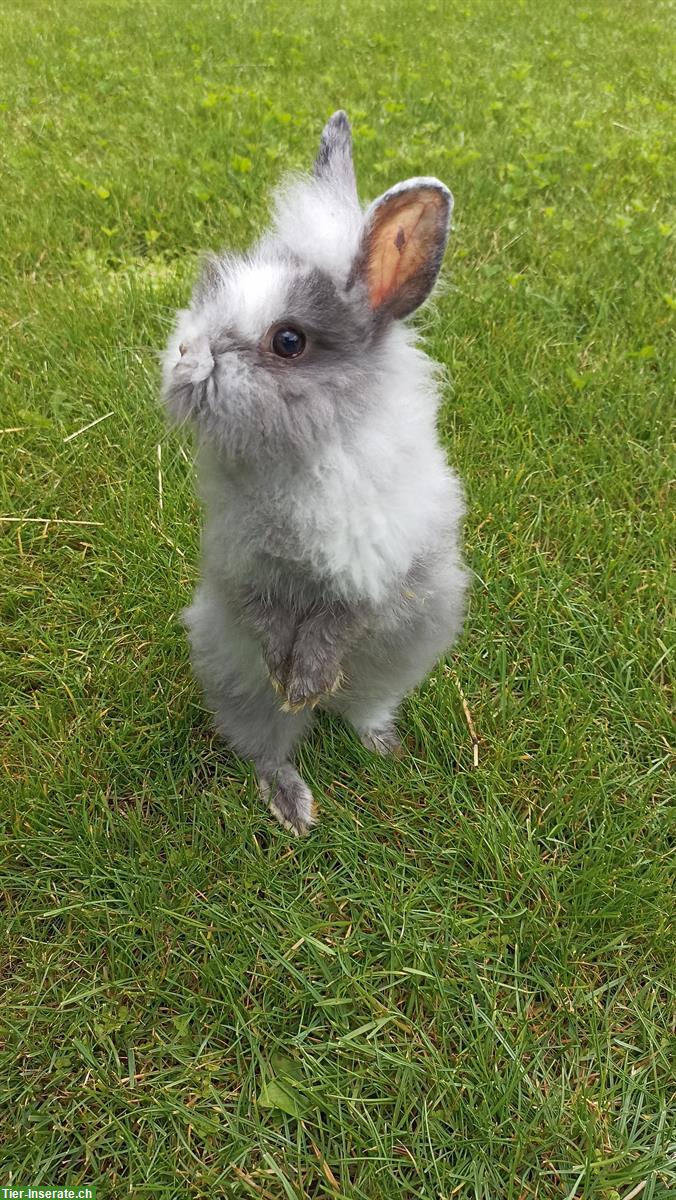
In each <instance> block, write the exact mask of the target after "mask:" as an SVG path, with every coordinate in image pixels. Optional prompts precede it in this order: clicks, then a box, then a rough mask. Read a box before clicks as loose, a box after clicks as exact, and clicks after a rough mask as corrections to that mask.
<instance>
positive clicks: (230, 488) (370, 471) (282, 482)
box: [200, 428, 463, 603]
mask: <svg viewBox="0 0 676 1200" xmlns="http://www.w3.org/2000/svg"><path fill="white" fill-rule="evenodd" d="M410 432H411V431H410V430H409V434H410ZM417 434H418V436H417V437H411V436H409V437H408V438H405V439H403V440H398V441H397V442H395V443H393V441H392V437H391V433H388V431H387V430H386V429H383V428H375V429H372V430H371V431H370V435H369V436H363V435H362V437H361V439H360V443H359V446H358V447H356V448H355V447H352V448H350V449H348V448H343V447H340V446H332V447H331V448H330V450H329V451H328V452H327V453H326V455H325V456H323V457H321V458H320V459H319V460H318V461H316V462H314V463H312V464H310V465H306V466H303V467H297V468H296V469H295V470H294V469H290V468H289V466H288V465H282V466H279V467H277V468H275V469H272V470H269V471H268V472H266V473H265V476H263V475H261V474H259V473H258V472H248V471H244V470H233V468H232V467H231V466H229V465H228V463H227V462H226V461H224V460H223V458H222V457H219V455H218V453H217V452H214V450H213V448H204V449H203V450H202V451H201V454H200V482H201V490H202V495H203V498H204V501H205V505H206V522H205V533H204V543H203V555H204V567H205V569H206V571H207V573H211V572H217V573H218V574H219V575H220V576H221V577H222V578H224V579H227V580H229V581H230V582H232V583H239V584H242V583H246V582H247V581H248V580H249V579H252V580H256V581H257V582H258V583H263V582H265V584H267V586H268V587H269V588H270V589H271V590H272V589H274V586H275V581H277V580H279V579H280V577H282V578H284V579H285V580H287V581H288V580H289V579H290V578H292V577H293V576H294V575H297V576H298V578H299V580H302V581H303V582H305V583H309V584H311V585H313V586H314V587H317V588H318V589H319V590H320V591H322V592H324V593H325V594H326V595H327V596H336V597H340V598H343V599H345V600H367V601H370V602H372V603H378V602H380V601H382V600H383V599H384V598H385V597H386V596H387V594H388V592H389V591H390V590H391V589H392V587H393V586H396V585H397V584H398V583H399V582H400V581H401V580H402V579H403V577H404V576H405V575H406V573H407V571H408V570H409V569H410V567H411V564H412V563H413V560H414V559H415V558H419V557H420V556H421V555H424V554H425V552H426V551H427V550H433V549H435V548H436V547H438V545H439V543H440V541H441V540H442V539H444V538H445V539H446V540H449V539H450V537H451V536H452V531H453V529H454V528H455V527H456V526H457V524H458V522H459V520H460V517H461V515H462V511H463V504H462V497H461V493H460V486H459V483H458V481H457V480H456V478H455V477H454V476H453V474H452V473H451V472H450V470H449V469H448V467H447V465H446V462H445V459H444V456H443V454H442V452H441V450H440V448H439V447H438V445H437V444H436V439H435V438H434V436H433V435H431V431H427V433H426V434H425V432H424V431H423V430H420V429H419V430H417Z"/></svg>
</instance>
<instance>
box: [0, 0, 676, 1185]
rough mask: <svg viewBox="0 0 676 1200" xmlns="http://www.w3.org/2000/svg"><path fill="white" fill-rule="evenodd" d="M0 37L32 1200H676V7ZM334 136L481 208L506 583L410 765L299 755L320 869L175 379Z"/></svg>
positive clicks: (15, 864) (373, 177)
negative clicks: (324, 128) (202, 321)
mask: <svg viewBox="0 0 676 1200" xmlns="http://www.w3.org/2000/svg"><path fill="white" fill-rule="evenodd" d="M0 7H2V8H3V9H4V13H3V15H4V17H5V21H4V33H3V42H2V50H1V51H0V55H1V58H2V66H3V70H2V78H3V83H2V91H3V96H2V105H1V111H0V118H1V120H2V127H3V133H2V140H1V142H0V155H1V157H2V166H3V179H4V183H3V201H2V203H3V210H4V212H3V218H4V219H3V227H4V232H3V237H2V242H1V244H0V271H1V279H0V313H1V317H2V324H3V329H2V355H3V373H2V374H3V378H2V383H1V384H0V387H1V388H2V399H1V405H2V420H1V421H0V425H1V426H2V428H3V433H2V435H1V438H2V451H3V460H2V461H3V471H2V482H1V488H2V496H1V497H0V512H1V513H2V515H3V518H4V520H3V522H2V523H1V524H0V534H1V542H0V545H1V552H2V560H1V561H2V578H3V585H4V586H3V600H2V607H3V616H4V626H5V634H4V646H3V648H2V667H1V671H2V674H1V676H0V678H1V681H2V690H3V697H4V707H5V735H4V746H3V763H2V775H1V779H2V784H1V787H2V797H1V815H2V821H3V832H2V861H1V886H2V910H1V916H0V921H1V924H2V937H1V939H0V963H1V970H2V979H3V990H2V1001H1V1010H0V1021H1V1038H2V1042H1V1044H2V1050H1V1051H0V1062H1V1064H2V1065H1V1068H0V1171H1V1174H0V1183H4V1182H8V1181H9V1180H10V1179H11V1180H12V1181H13V1182H15V1183H18V1184H27V1183H39V1182H45V1183H49V1182H52V1183H66V1182H68V1183H70V1184H74V1183H78V1182H85V1183H96V1184H97V1185H98V1188H99V1200H108V1198H109V1197H110V1198H117V1197H123V1196H133V1197H139V1198H141V1197H142V1198H143V1200H150V1198H151V1197H166V1198H167V1200H170V1198H172V1197H191V1198H199V1197H207V1196H227V1197H235V1198H241V1200H245V1198H250V1197H261V1198H267V1200H285V1198H286V1200H300V1198H302V1197H332V1198H340V1197H345V1198H350V1200H352V1198H354V1200H357V1198H359V1200H367V1198H368V1200H389V1198H393V1200H394V1198H395V1197H424V1198H430V1200H432V1198H434V1200H450V1197H459V1198H460V1200H470V1198H471V1200H535V1198H537V1200H554V1198H557V1200H583V1198H587V1200H618V1198H625V1197H627V1198H628V1197H629V1196H632V1197H634V1196H639V1195H640V1197H641V1200H658V1198H664V1197H666V1196H673V1195H676V1179H675V1175H674V1172H673V1170H672V1168H671V1167H670V1165H669V1154H670V1150H669V1147H670V1143H671V1142H672V1141H673V1139H674V1131H673V1109H671V1111H670V1108H669V1087H670V1082H671V1081H672V1080H673V1077H674V1073H675V1072H674V1055H673V1045H674V1043H673V1041H672V1040H671V1038H672V1016H673V986H674V978H675V975H674V944H673V927H672V917H673V892H672V884H673V859H672V860H671V863H670V860H669V852H670V840H669V834H670V830H669V809H668V802H669V799H670V793H669V790H668V784H667V776H666V769H667V766H668V755H669V746H668V738H669V734H670V729H671V725H670V720H669V709H668V701H667V685H668V670H669V662H668V645H669V642H668V634H667V632H666V622H667V618H668V609H669V602H668V584H667V580H668V567H669V553H668V542H667V483H668V476H669V472H668V464H667V455H666V451H667V444H668V443H667V436H668V416H669V412H668V401H669V397H670V387H671V382H672V381H673V377H670V358H669V350H670V342H669V331H670V320H671V319H672V317H673V309H674V306H675V305H676V299H674V297H673V295H670V289H671V288H672V286H673V285H672V283H671V279H672V276H671V272H670V267H669V258H668V249H669V244H670V233H671V225H670V221H671V219H672V218H671V217H670V214H669V208H668V202H669V193H670V188H671V184H672V183H673V158H670V147H669V134H670V130H673V110H672V109H671V108H670V105H669V83H670V80H669V60H668V58H667V56H666V53H665V52H664V46H665V44H666V43H667V41H668V38H669V36H670V34H671V32H672V24H673V22H672V17H673V10H671V9H670V8H669V6H667V5H665V4H660V3H655V2H654V0H650V2H648V0H632V2H631V3H630V2H629V0H614V2H613V3H608V4H606V5H603V4H602V3H596V0H587V2H586V4H582V3H577V2H576V0H551V2H550V3H549V4H547V5H543V4H542V3H540V0H523V2H521V3H498V2H497V0H495V2H492V0H471V2H469V0H468V3H467V4H466V6H465V7H464V8H463V7H460V6H456V5H453V6H451V5H446V4H444V3H443V2H442V0H438V2H432V3H429V4H422V5H413V4H406V3H404V2H403V0H400V2H397V0H388V2H386V3H375V2H374V0H362V2H357V0H344V2H343V3H341V4H338V3H335V2H334V0H327V3H326V4H323V5H317V4H314V3H310V2H309V0H297V3H295V4H294V5H287V4H282V3H280V0H269V2H266V3H262V2H261V3H254V2H251V0H241V2H240V3H239V4H235V3H233V2H232V0H221V2H219V3H217V2H216V0H200V2H199V3H188V4H178V3H171V2H169V0H166V2H162V3H160V2H158V0H155V2H154V3H153V2H152V0H149V2H148V3H143V4H132V3H130V2H129V0H119V2H118V3H116V4H114V5H112V4H107V3H104V2H103V0H99V2H98V3H94V2H92V0H80V2H78V3H75V2H74V0H65V2H64V3H61V4H59V5H56V4H54V3H52V4H49V3H46V2H44V0H41V2H40V3H38V0H22V3H21V4H20V5H19V4H18V3H14V4H12V3H8V2H7V0H0ZM338 106H344V107H346V108H347V109H348V110H349V112H350V114H351V117H352V120H353V124H354V127H355V140H356V157H357V164H358V172H359V179H360V185H361V190H362V194H363V196H364V197H365V198H371V197H373V196H374V195H376V194H378V193H379V192H381V191H383V190H384V189H385V188H386V187H387V186H389V185H390V184H392V183H394V182H395V181H396V180H398V179H400V178H402V177H406V176H408V175H414V174H438V175H439V176H440V177H441V178H442V179H443V180H445V181H447V182H448V183H449V185H450V186H451V187H452V188H453V191H454V192H455V195H456V228H455V233H454V236H453V239H452V248H451V250H450V252H449V256H448V259H447V266H446V270H445V286H444V288H443V289H442V292H441V295H440V297H439V300H438V302H437V304H436V305H435V306H434V307H433V308H432V309H431V310H429V311H428V312H427V313H426V315H425V316H424V318H423V319H422V322H421V327H422V330H423V332H424V335H425V338H426V342H427V345H428V347H429V349H430V352H431V353H432V354H433V355H434V356H435V357H436V358H437V359H439V360H440V361H441V362H443V363H444V364H446V366H447V368H448V375H449V379H448V384H447V387H446V389H445V399H444V404H443V409H442V412H441V416H440V428H441V430H442V434H443V437H444V440H445V443H446V444H447V446H448V451H449V455H450V457H451V459H452V461H453V462H454V463H455V464H456V466H457V468H458V469H459V471H460V472H461V474H462V475H463V477H464V479H465V481H466V485H467V491H468V497H469V505H470V508H469V517H468V521H467V528H466V543H467V554H468V558H469V560H470V561H471V564H472V567H473V569H474V571H475V573H476V582H475V586H474V591H473V597H472V605H471V612H470V616H469V619H468V623H467V629H466V633H465V635H464V637H463V639H462V641H461V642H460V643H459V645H458V647H457V649H456V650H454V652H453V654H452V656H451V658H450V659H449V662H448V664H446V665H444V664H441V665H440V666H439V668H438V669H437V670H436V671H435V672H434V674H433V675H432V677H431V678H430V679H429V681H428V682H427V683H426V685H425V686H424V687H423V688H422V689H421V690H420V692H419V693H418V694H417V695H415V696H414V697H412V698H411V699H410V701H409V702H408V703H407V704H406V706H405V709H404V712H403V714H402V721H401V726H402V730H403V732H404V734H405V735H406V738H407V742H408V746H409V750H410V754H409V755H408V756H407V757H406V758H405V759H404V761H402V762H396V763H395V762H393V763H385V762H380V761H376V760H374V759H373V758H372V757H370V756H369V755H368V754H367V753H366V752H365V751H362V749H361V747H360V746H359V745H357V744H356V742H355V740H354V739H353V738H352V737H351V735H350V734H349V733H348V732H347V730H345V729H344V728H342V727H341V726H340V725H339V724H337V723H329V722H328V721H326V722H322V723H321V724H320V725H319V726H318V727H317V729H316V731H315V733H314V735H313V736H312V738H311V739H310V740H309V741H308V742H307V744H306V745H305V746H304V747H303V749H302V752H301V760H302V769H303V772H304V774H305V777H306V778H307V779H308V781H309V782H310V783H311V785H312V786H313V790H314V791H315V793H316V795H317V796H318V797H319V798H320V801H321V809H322V823H321V825H320V827H319V828H318V829H317V831H316V832H314V833H313V834H312V836H311V837H309V838H308V839H307V840H305V841H303V842H302V843H297V842H295V841H293V840H292V839H291V838H290V837H289V836H288V835H287V834H285V833H284V832H283V831H281V830H280V829H279V828H277V827H276V826H275V824H274V823H273V821H272V820H271V818H270V816H269V815H268V814H267V813H266V812H265V811H264V809H263V808H262V806H261V805H260V804H258V803H257V802H256V799H255V795H254V787H253V782H252V779H251V777H250V775H249V773H248V771H247V768H246V767H245V765H244V764H242V763H241V762H238V761H237V760H236V759H234V758H233V756H232V755H231V754H230V753H229V752H228V751H227V750H226V749H225V748H224V747H222V746H221V745H218V744H217V743H216V742H215V741H213V740H212V738H211V735H210V732H209V722H208V718H207V716H206V714H205V713H204V712H203V710H202V708H201V704H200V698H199V694H198V691H197V688H196V686H195V684H194V682H193V681H192V679H191V676H190V672H189V668H188V662H187V653H186V645H185V641H184V638H183V635H182V632H181V630H180V627H179V624H178V620H177V615H178V613H179V610H180V609H181V607H182V606H183V605H184V604H185V603H186V601H187V599H188V597H189V595H190V590H191V587H192V584H193V582H194V578H195V567H196V556H197V542H198V529H199V512H198V508H197V504H196V502H195V500H194V498H193V484H192V474H191V467H190V462H189V454H188V453H186V451H185V449H184V447H183V446H182V445H181V443H180V439H178V438H177V437H175V436H174V435H173V434H172V435H169V434H167V432H166V431H165V429H164V427H163V424H162V419H161V415H160V413H159V410H158V407H157V403H156V397H157V392H158V378H157V374H158V373H157V369H156V351H157V349H158V347H160V346H161V345H162V343H163V341H164V339H165V336H166V332H167V329H168V326H169V323H170V321H171V316H172V312H173V310H174V308H175V307H176V306H178V305H180V304H181V303H183V302H184V301H185V299H186V297H187V295H188V291H189V285H190V281H191V279H192V276H193V273H194V270H195V263H196V260H197V256H198V253H199V252H200V251H201V250H202V249H204V248H207V247H211V246H216V247H217V246H219V245H221V244H223V243H228V244H230V245H235V246H237V245H245V244H246V243H247V242H248V241H249V240H250V239H251V237H252V235H253V234H254V233H255V232H257V231H258V230H259V229H260V227H261V225H262V223H263V222H264V220H265V215H266V211H267V204H268V195H269V189H270V187H271V186H272V184H273V183H274V182H275V181H276V180H277V179H278V177H279V175H280V173H281V171H282V170H283V169H284V168H285V167H289V166H292V167H299V166H305V165H307V164H308V163H309V161H310V157H311V155H312V153H313V151H314V148H315V145H316V143H317V138H318V134H319V130H320V127H321V124H322V122H323V120H324V119H325V118H326V116H327V115H328V114H329V113H330V112H331V111H332V109H333V108H335V107H338ZM95 422H98V423H96V424H95ZM88 425H91V428H90V429H88V430H86V431H85V432H80V430H82V429H83V428H84V427H85V426H88ZM10 518H11V519H10ZM453 673H455V678H454V674H453ZM456 679H457V681H458V682H459V684H460V686H461V687H462V690H463V692H464V694H465V696H466V698H467V703H468V705H469V708H470V711H471V713H472V716H473V720H474V723H475V725H476V728H477V731H478V734H479V737H480V742H481V744H480V758H479V765H478V768H476V769H475V768H474V767H473V764H472V746H471V743H470V739H469V734H468V729H467V725H466V722H465V717H464V714H463V708H462V704H461V699H460V695H459V691H458V686H457V685H456Z"/></svg>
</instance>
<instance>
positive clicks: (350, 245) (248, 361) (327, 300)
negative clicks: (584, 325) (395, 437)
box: [164, 113, 451, 466]
mask: <svg viewBox="0 0 676 1200" xmlns="http://www.w3.org/2000/svg"><path fill="white" fill-rule="evenodd" d="M450 207H451V197H450V193H449V192H448V191H447V189H446V188H445V187H444V186H443V184H440V183H439V182H438V180H423V179H416V180H411V181H408V183H406V184H402V185H398V186H397V187H396V188H394V189H392V190H391V191H390V192H388V193H386V194H385V196H383V197H381V199H380V200H378V201H376V203H375V204H374V205H372V206H371V208H370V209H369V210H368V211H367V213H366V214H365V215H364V214H363V213H362V210H361V208H360V205H359V201H358V198H357V191H356V185H355V181H354V171H353V167H352V156H351V138H350V129H349V124H348V122H347V118H346V117H345V116H344V114H342V113H337V114H335V115H334V117H332V118H331V120H330V121H329V123H328V125H327V126H326V129H325V130H324V134H323V137H322V143H321V146H320V150H319V154H318V156H317V160H316V163H315V170H314V176H313V177H312V178H310V179H307V180H301V181H295V182H292V183H291V184H290V185H288V186H287V187H286V188H285V189H283V190H282V191H281V192H280V193H279V195H278V197H277V201H276V212H275V219H274V223H273V228H272V231H271V233H269V234H268V235H266V237H264V238H263V239H262V240H261V242H260V243H259V244H258V245H257V246H256V247H254V249H253V250H252V251H251V252H250V253H249V254H247V255H245V256H241V257H236V256H232V255H227V254H226V255H223V256H220V257H214V258H212V259H210V260H209V261H208V262H207V264H206V266H205V268H204V271H203V275H202V277H201V279H200V280H199V282H198V284H197V286H196V288H195V291H194V294H193V298H192V303H191V307H190V308H189V309H187V310H185V311H183V312H181V313H179V317H178V321H177V325H176V328H175V331H174V334H173V335H172V338H171V339H170V342H169V345H168V347H167V350H166V352H165V356H164V399H165V403H166V404H167V406H168V407H169V409H170V411H171V412H172V414H173V415H174V417H175V418H176V419H177V420H179V421H184V420H186V419H190V420H192V421H193V422H194V424H195V426H196V429H197V433H198V438H199V440H200V442H206V443H210V444H212V445H214V446H215V447H216V448H217V449H218V451H219V452H220V453H221V454H222V455H224V456H226V457H227V458H230V459H233V460H235V461H239V462H246V463H250V464H252V465H257V466H260V465H262V466H265V465H266V464H268V463H270V462H279V461H289V462H292V463H294V462H297V461H298V460H303V461H306V462H307V461H311V460H312V459H313V457H314V456H315V455H316V453H317V452H318V451H319V450H320V449H321V450H324V451H325V450H326V448H327V445H330V443H331V442H332V441H335V440H339V441H340V442H341V444H345V442H346V439H349V437H350V435H351V434H352V433H355V434H356V433H357V432H358V429H359V424H360V422H363V420H364V419H365V414H366V413H367V412H368V411H369V410H371V409H373V407H374V406H377V404H378V401H379V397H380V396H381V395H382V389H383V387H386V386H387V378H388V370H390V371H391V370H392V361H393V356H392V354H389V355H388V340H389V339H390V337H391V335H392V333H393V330H394V328H395V322H396V320H397V319H398V318H400V317H403V316H406V315H408V313H409V312H411V311H413V309H414V308H416V307H418V305H419V304H420V303H422V300H423V299H424V298H425V297H426V296H427V294H428V293H429V291H430V290H431V288H432V286H433V284H434V280H435V279H436V275H437V272H438V269H439V265H440V262H441V257H442V255H443V249H444V246H445V242H446V236H447V231H448V221H449V216H450ZM394 357H395V358H396V355H395V356H394Z"/></svg>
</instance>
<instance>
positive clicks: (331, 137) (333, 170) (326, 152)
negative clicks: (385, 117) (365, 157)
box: [314, 109, 358, 204]
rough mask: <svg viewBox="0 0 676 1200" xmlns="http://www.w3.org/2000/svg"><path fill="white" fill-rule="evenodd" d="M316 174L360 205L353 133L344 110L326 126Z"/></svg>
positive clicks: (330, 119)
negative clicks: (355, 170)
mask: <svg viewBox="0 0 676 1200" xmlns="http://www.w3.org/2000/svg"><path fill="white" fill-rule="evenodd" d="M314 173H315V175H316V176H317V178H319V179H328V180H329V181H330V182H331V183H333V184H334V186H336V187H338V188H340V189H341V190H342V191H343V193H344V194H345V195H346V196H348V197H350V199H354V202H355V204H358V199H357V180H356V179H355V174H354V164H353V162H352V131H351V129H350V122H349V121H348V119H347V114H346V113H344V112H343V111H342V109H339V110H338V112H335V113H334V114H333V116H332V117H330V118H329V120H328V121H327V122H326V125H325V126H324V129H323V132H322V137H321V141H320V143H319V150H318V151H317V157H316V159H315V165H314Z"/></svg>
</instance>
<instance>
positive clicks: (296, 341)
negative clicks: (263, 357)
mask: <svg viewBox="0 0 676 1200" xmlns="http://www.w3.org/2000/svg"><path fill="white" fill-rule="evenodd" d="M306 340H307V339H306V337H305V334H304V333H302V332H301V330H300V329H294V328H293V327H292V326H291V325H290V326H289V327H288V329H278V330H277V332H276V334H275V335H274V337H273V339H272V349H273V350H274V352H275V354H278V355H279V357H280V358H298V356H299V355H300V354H302V353H303V351H304V349H305V343H306Z"/></svg>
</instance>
